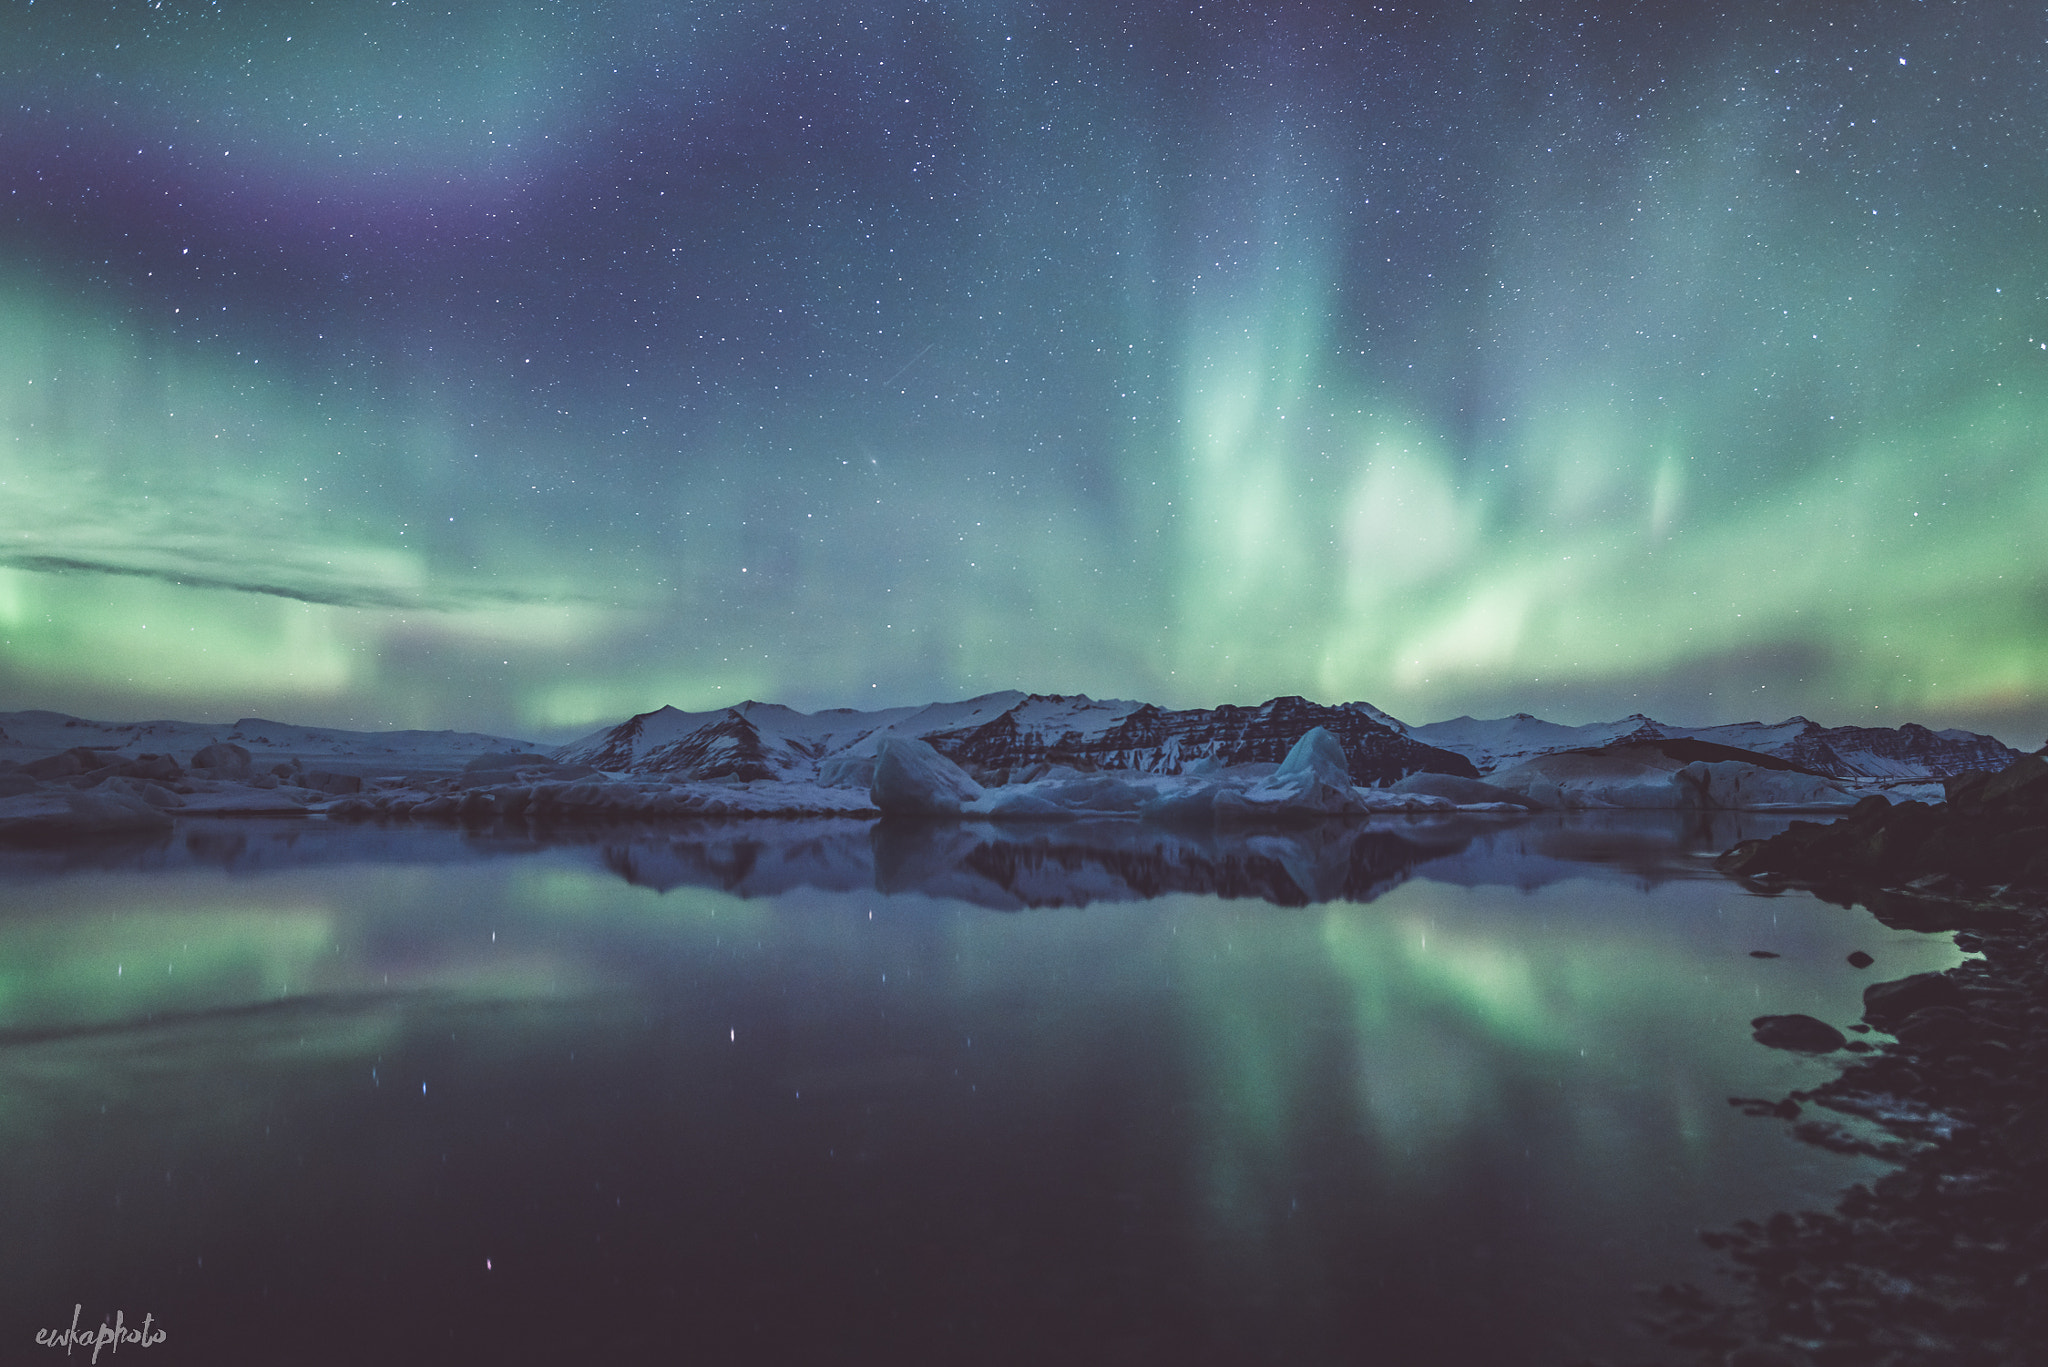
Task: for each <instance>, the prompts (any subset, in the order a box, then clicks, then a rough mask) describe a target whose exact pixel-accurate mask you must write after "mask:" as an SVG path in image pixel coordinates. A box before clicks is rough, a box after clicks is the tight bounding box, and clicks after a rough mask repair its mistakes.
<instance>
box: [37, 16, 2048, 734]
mask: <svg viewBox="0 0 2048 1367" xmlns="http://www.w3.org/2000/svg"><path fill="white" fill-rule="evenodd" d="M1680 13H1681V12H1680V11H1677V10H1674V9H1673V8H1672V7H1669V6H1650V5H1638V6H1629V5H1623V4H1606V5H1576V6H1566V5H1562V4H1556V3H1531V4H1510V3H1501V2H1499V0H1482V2H1480V3H1455V4H1444V5H1428V6H1422V7H1400V6H1384V7H1374V6H1357V7H1353V8H1350V9H1347V8H1345V7H1341V6H1336V5H1312V4H1298V5H1273V4H1269V5H1257V4H1231V3H1214V4H1188V5H1156V6H1147V5H1121V6H1110V5H1102V4H1092V5H1072V6H1066V7H1059V6H1050V5H1028V4H1019V3H1011V2H1009V0H989V2H987V3H952V2H950V0H931V2H930V3H896V2H894V0H879V2H877V3H868V4H861V3H855V4H848V5H837V6H830V7H826V8H824V9H823V10H822V11H821V10H820V9H819V7H816V6H802V5H796V4H789V3H759V4H753V3H746V4H733V5H724V6H701V7H691V6H689V5H683V4H664V3H655V2H654V0H620V2H619V3H604V2H603V0H597V2H595V3H589V4H580V5H556V4H545V3H534V2H533V0H521V2H520V3H498V2H497V0H444V3H440V4H432V5H428V4H420V3H414V2H413V0H399V3H389V2H388V0H374V3H372V2H367V0H322V3H313V4H309V3H296V4H282V3H238V2H237V0H219V3H184V2H183V0H157V2H156V3H90V2H88V3H61V4H60V3H57V0H40V2H39V3H26V0H6V4H5V6H4V8H0V198H4V200H5V207H4V208H0V240H4V244H0V708H18V707H52V708H59V709H63V710H67V711H74V712H79V713H82V714H86V715H93V716H100V717H108V718H123V719H126V718H140V717H144V716H164V715H172V716H189V717H215V716H219V717H232V716H237V715H245V714H251V713H257V714H267V715H279V716H289V717H291V718H293V719H295V720H300V721H304V722H307V723H318V724H330V725H344V726H360V727H381V726H460V727H465V728H477V729H496V730H501V731H504V732H507V733H510V734H516V735H532V736H536V737H546V736H560V735H563V734H565V733H567V732H571V731H575V730H578V729H587V728H588V727H590V726H593V725H596V724H599V723H602V722H607V721H612V720H616V719H618V718H619V717H621V716H624V715H626V714H628V713H631V712H636V711H641V710H646V709H650V708H654V707H658V706H660V705H662V704H664V703H672V704H675V705H677V706H680V707H685V708H703V707H708V706H715V705H717V704H718V703H720V702H723V701H733V702H737V701H739V700H741V699H743V698H746V697H756V698H763V699H770V700H774V701H780V702H785V703H788V704H790V705H792V706H798V707H803V708H816V707H826V706H861V707H865V706H881V705H892V704H898V703H906V702H923V701H930V700H933V699H938V698H948V697H961V696H966V695H970V694H975V693H981V692H986V691H990V690H994V689H1000V688H1010V687H1018V688H1026V689H1038V690H1041V691H1061V692H1087V693H1091V694H1094V695H1097V696H1112V697H1135V698H1144V699H1147V700H1150V701H1154V702H1158V703H1160V704H1162V705H1167V706H1212V705H1214V704H1216V703H1219V702H1257V701H1259V700H1261V699H1263V698H1266V697H1270V696H1273V695H1276V694H1282V693H1301V694H1305V695H1308V696H1311V697H1315V698H1318V699H1321V700H1324V701H1332V702H1334V701H1342V700H1350V699H1365V700H1368V701H1371V702H1373V703H1375V704H1377V705H1378V706H1380V707H1383V708H1385V709H1387V710H1389V711H1391V712H1393V713H1394V714H1396V715H1397V716H1401V717H1403V718H1405V719H1408V720H1410V721H1428V720H1433V719H1437V718H1440V717H1447V716H1453V715H1456V714H1458V713H1461V712H1471V713H1473V714H1475V715H1482V716H1487V715H1499V714H1501V713H1503V712H1508V711H1514V710H1526V711H1531V712H1536V713H1540V714H1542V715H1545V716H1548V717H1551V718H1553V719H1555V720H1560V721H1567V722H1579V721H1586V720H1591V719H1595V718H1604V717H1613V716H1618V715H1621V714H1624V713H1627V712H1632V711H1644V712H1650V713H1652V714H1654V715H1657V716H1659V717H1662V718H1664V719H1666V720H1670V721H1675V722H1680V723H1688V724H1708V723H1712V722H1720V721H1732V720H1741V719H1746V718H1752V717H1755V718H1762V719H1773V720H1774V719H1777V718H1781V717H1784V716H1787V715H1790V714H1792V713H1795V712H1796V713H1804V714H1806V715H1808V716H1812V717H1814V718H1815V719H1817V720H1821V721H1824V722H1827V723H1830V724H1845V723H1859V722H1860V723H1866V724H1888V725H1889V724H1897V723H1899V722H1902V721H1909V720H1910V721H1920V722H1923V723H1926V724H1928V725H1933V726H1945V725H1968V726H1973V727H1976V728H1978V729H1986V730H1992V731H1994V732H1996V733H1997V734H1999V735H2000V736H2001V737H2002V738H2003V739H2005V740H2007V741H2009V742H2012V743H2015V744H2019V745H2023V746H2024V747H2026V748H2032V747H2033V746H2035V745H2037V744H2039V743H2040V740H2041V736H2042V734H2043V732H2044V729H2048V538H2044V537H2043V536H2042V535H2041V530H2040V529H2041V528H2042V527H2043V526H2048V459H2044V454H2048V453H2044V449H2043V448H2044V436H2048V398H2044V394H2048V302H2044V299H2048V264H2044V263H2048V225H2044V219H2043V208H2044V204H2048V123H2044V121H2043V120H2042V119H2041V118H2040V116H2039V110H2040V109H2041V108H2042V106H2043V97H2044V95H2048V90H2044V82H2043V79H2042V70H2043V62H2044V60H2048V19H2044V16H2043V15H2042V13H2041V12H2040V10H2039V9H2038V7H2034V8H2024V7H2019V6H2009V5H2004V4H1954V3H1924V4H1910V5H1903V4H1886V5H1878V4H1853V3H1852V4H1841V5H1832V6H1827V7H1818V6H1807V5H1771V4H1758V3H1736V4H1733V5H1731V6H1728V7H1726V8H1725V10H1724V11H1723V12H1721V13H1719V14H1715V15H1706V14H1691V13H1684V14H1683V16H1682V17H1678V18H1674V17H1672V16H1674V15H1677V14H1680Z"/></svg>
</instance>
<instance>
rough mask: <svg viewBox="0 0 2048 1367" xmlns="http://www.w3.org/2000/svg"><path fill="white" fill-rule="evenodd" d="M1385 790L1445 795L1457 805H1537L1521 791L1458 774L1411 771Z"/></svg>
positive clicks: (1433, 795) (1434, 795)
mask: <svg viewBox="0 0 2048 1367" xmlns="http://www.w3.org/2000/svg"><path fill="white" fill-rule="evenodd" d="M1387 791H1389V792H1395V793H1422V794H1426V795H1428V796H1430V797H1441V798H1448V799H1450V801H1451V802H1453V803H1455V804H1456V805H1458V806H1460V807H1477V806H1498V805H1500V804H1502V803H1507V804H1510V805H1512V806H1516V807H1523V808H1530V807H1534V806H1535V805H1536V804H1535V803H1534V802H1532V801H1530V800H1529V799H1528V798H1526V797H1524V796H1522V795H1521V794H1520V793H1511V792H1509V791H1508V790H1507V789H1505V788H1496V787H1494V786H1493V785H1492V784H1491V783H1483V782H1481V781H1480V780H1478V779H1476V778H1459V777H1458V776H1457V775H1456V774H1410V775H1408V777H1406V778H1404V779H1402V780H1401V781H1400V782H1399V783H1396V784H1394V785H1393V786H1392V787H1390V788H1389V789H1388V790H1387Z"/></svg>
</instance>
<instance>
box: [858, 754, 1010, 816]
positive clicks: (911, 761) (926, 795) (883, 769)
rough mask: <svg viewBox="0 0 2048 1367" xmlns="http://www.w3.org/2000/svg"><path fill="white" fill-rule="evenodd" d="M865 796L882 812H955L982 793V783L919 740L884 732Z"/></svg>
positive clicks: (944, 813)
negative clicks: (872, 800) (873, 775)
mask: <svg viewBox="0 0 2048 1367" xmlns="http://www.w3.org/2000/svg"><path fill="white" fill-rule="evenodd" d="M868 796H869V797H871V798H873V799H874V803H875V806H876V807H878V808H879V809H881V812H882V815H884V816H958V815H959V814H960V809H961V808H962V807H963V806H965V805H967V804H968V803H971V802H973V801H975V800H976V799H977V798H979V797H981V796H982V790H981V785H980V784H979V783H976V782H975V781H974V780H973V779H971V778H969V777H967V773H966V771H965V770H963V769H962V768H961V767H960V766H959V765H957V764H955V763H953V761H952V760H950V759H947V758H946V757H945V756H944V755H942V754H940V753H939V752H938V751H937V750H934V749H932V747H931V746H930V745H928V744H926V743H925V742H924V741H921V740H914V739H912V738H910V737H908V736H885V737H883V739H882V743H881V746H880V747H879V748H878V749H877V751H876V753H875V779H874V782H873V783H872V784H871V785H870V786H869V788H868Z"/></svg>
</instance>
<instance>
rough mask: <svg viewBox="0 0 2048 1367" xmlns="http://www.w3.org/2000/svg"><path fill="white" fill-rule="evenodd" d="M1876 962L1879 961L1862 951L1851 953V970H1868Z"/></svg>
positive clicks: (1856, 950)
mask: <svg viewBox="0 0 2048 1367" xmlns="http://www.w3.org/2000/svg"><path fill="white" fill-rule="evenodd" d="M1876 962H1877V960H1875V959H1873V958H1871V957H1870V956H1869V955H1868V954H1865V953H1864V952H1863V951H1862V950H1860V949H1855V950H1851V951H1850V952H1849V967H1851V968H1868V967H1870V966H1871V965H1872V964H1874V963H1876Z"/></svg>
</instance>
